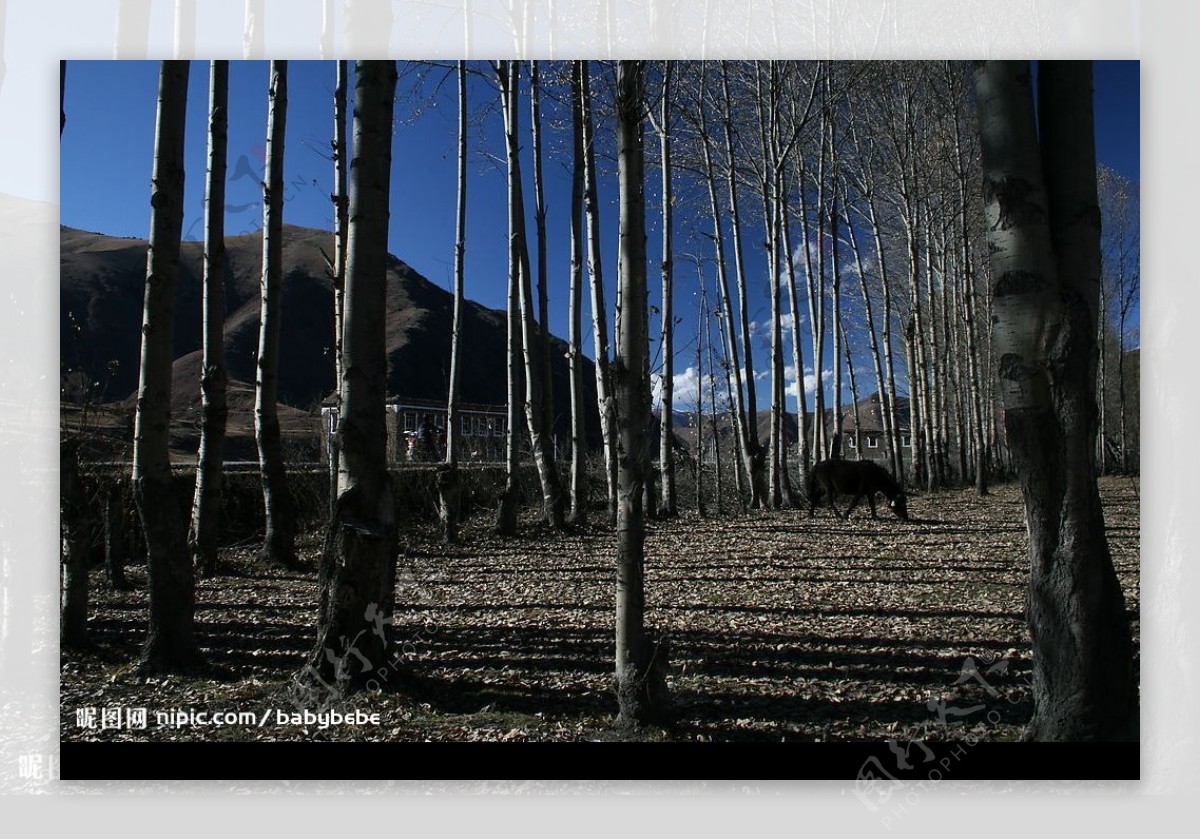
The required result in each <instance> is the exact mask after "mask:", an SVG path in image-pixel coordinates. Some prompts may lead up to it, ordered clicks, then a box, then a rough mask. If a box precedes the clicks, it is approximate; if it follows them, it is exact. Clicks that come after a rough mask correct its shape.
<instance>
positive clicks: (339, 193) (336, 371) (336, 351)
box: [329, 34, 350, 521]
mask: <svg viewBox="0 0 1200 840" xmlns="http://www.w3.org/2000/svg"><path fill="white" fill-rule="evenodd" d="M330 37H331V39H332V34H331V35H330ZM336 66H337V70H336V71H335V82H334V88H333V143H332V148H333V195H332V196H331V198H332V199H333V265H332V266H330V273H331V274H332V275H333V393H334V396H335V397H336V398H337V399H338V400H340V399H341V392H342V311H343V309H344V308H345V293H346V230H347V227H348V225H349V218H348V217H349V208H350V199H349V197H348V196H347V195H346V153H347V151H348V149H347V148H346V85H347V84H348V82H347V76H348V68H347V63H346V62H345V61H339V62H337V64H336ZM337 410H338V411H340V410H341V405H340V404H339V405H338V406H337ZM331 431H332V430H331ZM338 460H339V458H338V451H337V436H336V435H334V434H332V433H331V434H330V435H329V518H330V521H332V520H333V515H334V512H335V509H336V505H337V485H338Z"/></svg>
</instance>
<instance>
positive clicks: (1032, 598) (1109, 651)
mask: <svg viewBox="0 0 1200 840" xmlns="http://www.w3.org/2000/svg"><path fill="white" fill-rule="evenodd" d="M975 84H976V91H977V96H978V101H979V120H980V129H981V136H982V140H983V161H984V200H985V204H986V210H987V216H988V226H989V234H988V245H989V250H990V252H991V262H992V278H993V281H992V282H993V285H992V298H993V300H994V303H995V319H996V321H995V342H996V345H995V352H996V354H997V356H998V357H999V368H998V369H999V385H1000V390H1001V395H1002V397H1003V401H1004V408H1005V412H1004V416H1005V432H1006V437H1007V440H1008V444H1009V448H1010V452H1011V454H1012V459H1013V463H1014V465H1015V467H1016V470H1017V474H1018V476H1019V477H1020V480H1021V486H1022V491H1023V494H1024V497H1025V512H1026V520H1027V528H1028V536H1029V559H1030V567H1031V570H1030V572H1031V573H1030V585H1029V598H1028V603H1027V615H1028V619H1029V628H1030V635H1031V636H1032V639H1033V647H1034V656H1033V698H1034V716H1033V720H1032V721H1031V722H1030V725H1029V728H1028V729H1027V731H1026V738H1027V739H1032V740H1052V741H1060V740H1062V741H1075V740H1114V739H1127V738H1136V732H1137V704H1138V700H1137V683H1136V679H1135V678H1134V671H1133V649H1132V642H1131V637H1130V629H1129V622H1128V618H1127V616H1126V612H1125V600H1124V596H1123V594H1122V592H1121V587H1120V583H1119V581H1118V580H1117V576H1116V572H1115V570H1114V568H1113V564H1112V557H1111V555H1110V554H1109V549H1108V543H1107V540H1106V538H1105V534H1104V519H1103V514H1102V512H1101V506H1100V496H1099V493H1098V491H1097V487H1096V480H1095V476H1094V474H1093V471H1092V468H1093V465H1094V462H1093V456H1094V452H1095V449H1094V446H1095V434H1096V405H1095V346H1094V342H1095V336H1096V330H1095V318H1096V317H1097V296H1098V283H1099V279H1100V264H1099V263H1100V259H1099V256H1100V249H1099V232H1100V231H1099V218H1100V216H1099V210H1098V203H1097V199H1096V182H1095V146H1094V133H1093V125H1092V105H1091V97H1092V78H1091V64H1090V62H1045V63H1043V64H1042V65H1041V67H1040V73H1039V84H1040V86H1041V90H1040V106H1041V111H1040V114H1039V118H1040V119H1039V124H1040V128H1041V135H1042V147H1041V153H1040V154H1039V148H1038V140H1037V134H1036V132H1035V128H1034V118H1033V98H1032V83H1031V75H1030V70H1029V64H1028V62H1015V61H1014V62H981V63H979V64H977V65H976V71H975ZM1043 172H1045V178H1046V182H1045V183H1046V186H1045V187H1044V188H1043V184H1042V173H1043ZM1047 220H1048V223H1047Z"/></svg>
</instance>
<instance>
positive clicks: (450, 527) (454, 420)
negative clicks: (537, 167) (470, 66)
mask: <svg viewBox="0 0 1200 840" xmlns="http://www.w3.org/2000/svg"><path fill="white" fill-rule="evenodd" d="M454 219H455V237H454V321H453V324H452V326H451V332H450V388H449V391H450V393H449V394H448V395H447V398H446V463H445V465H444V466H443V468H442V469H441V470H440V471H439V473H438V512H439V517H440V519H441V523H442V537H443V538H444V539H445V541H446V542H448V543H452V542H454V541H456V540H457V539H458V517H459V509H460V507H461V502H462V478H461V476H460V475H459V472H458V437H459V433H460V432H461V431H462V430H461V429H460V428H459V427H460V425H461V422H462V421H461V420H460V419H459V415H458V391H459V385H460V380H461V379H462V368H461V366H460V365H459V347H460V343H461V339H462V311H463V270H464V263H465V260H466V252H467V63H466V62H465V61H459V62H458V205H457V208H456V210H455V214H454Z"/></svg>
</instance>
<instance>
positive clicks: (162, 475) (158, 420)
mask: <svg viewBox="0 0 1200 840" xmlns="http://www.w3.org/2000/svg"><path fill="white" fill-rule="evenodd" d="M187 84H188V63H187V62H186V61H164V62H162V69H161V72H160V75H159V82H158V116H157V125H156V128H155V135H154V173H153V175H152V177H151V181H152V185H153V187H152V189H153V192H152V196H151V201H150V206H151V212H150V245H149V253H148V254H147V257H146V296H145V302H144V307H143V318H142V350H141V368H140V373H139V377H138V400H137V412H136V414H135V418H134V431H133V494H134V499H135V500H136V502H137V508H138V513H139V514H140V516H141V519H142V531H143V533H144V534H145V537H146V554H147V569H148V571H149V577H150V631H149V634H148V635H147V637H146V644H145V647H143V648H142V654H141V658H140V660H139V664H140V667H141V668H143V669H145V670H151V671H179V670H188V669H190V668H193V667H195V666H196V665H197V664H198V663H199V659H200V654H199V650H198V649H197V647H196V637H195V632H194V627H193V622H194V616H195V610H196V582H195V573H194V571H193V569H192V563H191V558H190V557H189V556H188V550H187V534H186V529H185V527H184V525H183V519H182V518H181V516H180V513H181V512H180V510H179V502H178V499H177V497H176V495H175V487H174V484H173V483H172V480H171V457H170V435H171V366H172V361H173V358H172V333H173V323H172V320H173V319H172V303H173V301H174V297H175V276H176V273H177V270H178V266H179V242H180V238H181V235H182V229H183V182H184V171H183V147H184V118H185V115H186V110H187Z"/></svg>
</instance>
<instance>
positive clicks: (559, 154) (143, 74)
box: [60, 61, 1140, 408]
mask: <svg viewBox="0 0 1200 840" xmlns="http://www.w3.org/2000/svg"><path fill="white" fill-rule="evenodd" d="M475 67H476V69H483V67H484V65H482V64H476V65H475ZM267 76H268V65H267V63H266V62H232V63H231V69H230V114H229V179H230V180H229V182H228V184H227V196H226V202H227V215H226V230H227V233H228V234H230V235H233V234H238V233H244V232H248V231H253V230H257V229H258V228H259V227H261V189H260V187H259V183H258V180H259V174H258V173H261V170H262V160H263V153H264V137H265V130H266V115H267ZM157 77H158V63H157V62H154V61H143V62H137V61H124V62H115V61H99V62H78V61H72V62H70V63H69V66H68V76H67V91H66V104H65V107H66V111H67V126H66V131H65V133H64V134H63V137H62V141H61V144H62V151H61V172H60V175H61V180H60V184H61V206H62V223H63V224H65V225H69V226H71V227H77V228H82V229H85V230H93V231H98V232H102V233H106V234H110V235H117V236H133V237H145V236H146V233H147V229H148V225H149V185H150V167H151V159H152V153H153V143H154V108H155V94H156V88H157ZM333 84H334V65H333V63H332V62H317V61H292V62H289V103H288V124H287V141H286V160H285V173H286V174H285V180H286V181H287V183H288V189H287V191H286V194H285V198H286V204H285V209H284V216H285V221H286V222H287V223H288V224H295V225H302V226H306V227H315V228H324V229H331V228H332V205H331V203H330V201H329V194H330V192H331V191H332V190H331V185H332V163H331V161H330V160H329V139H330V136H331V132H332V92H333ZM601 84H602V83H601V82H599V80H597V82H596V86H600V85H601ZM1095 85H1096V130H1097V157H1098V159H1099V161H1100V162H1101V163H1104V164H1107V165H1109V166H1111V167H1112V168H1114V169H1116V170H1117V171H1118V172H1120V173H1121V174H1123V175H1126V176H1127V177H1129V178H1131V179H1132V180H1134V181H1139V180H1140V178H1139V173H1140V169H1139V154H1140V141H1139V105H1140V96H1139V71H1138V62H1136V61H1126V62H1097V63H1096V69H1095ZM352 96H353V91H351V97H352ZM495 100H496V95H495V92H494V88H493V87H492V86H491V85H490V84H489V83H487V82H485V81H484V80H483V79H482V78H477V79H474V80H473V81H472V83H471V110H472V118H473V120H474V121H475V123H476V128H474V129H473V131H472V133H471V137H470V141H469V142H470V143H471V148H472V151H471V162H470V170H469V171H470V175H471V177H470V180H469V185H468V216H467V218H468V232H467V255H466V272H467V274H466V278H467V279H466V284H467V296H468V297H470V298H472V299H474V300H477V301H479V302H480V303H482V304H484V305H486V306H490V307H495V308H502V307H503V306H504V295H505V282H506V271H507V268H506V259H507V258H506V237H507V230H506V223H505V218H506V215H505V213H506V208H505V203H506V200H507V198H506V187H505V179H504V173H503V165H502V155H503V148H502V135H501V133H500V121H499V114H498V109H497V108H496V107H495ZM207 101H208V63H207V62H193V63H192V68H191V80H190V88H189V99H188V138H187V149H186V155H187V159H186V168H187V173H188V180H187V186H186V195H185V212H186V216H185V220H184V231H185V236H187V237H188V238H192V239H199V238H200V236H201V225H200V218H201V211H202V202H203V178H204V164H205V126H206V112H207ZM544 110H545V116H546V118H547V119H563V118H565V116H566V115H565V114H564V112H563V110H562V108H561V107H560V106H559V105H558V104H556V103H555V102H553V101H547V102H545V104H544ZM396 114H397V124H396V130H395V139H394V151H393V168H392V212H391V230H390V243H389V250H391V252H392V253H394V254H396V255H397V256H398V257H400V258H401V259H402V260H404V261H405V262H407V263H409V264H410V265H412V266H413V267H414V268H415V269H416V270H417V271H419V272H420V273H421V274H423V275H425V276H426V277H427V278H429V279H430V280H431V281H433V282H434V283H437V284H439V285H441V286H443V287H445V288H449V287H450V284H451V270H452V262H451V256H452V252H453V245H454V212H455V185H456V177H457V174H456V159H455V155H456V145H455V144H456V135H457V129H456V119H457V112H456V93H455V87H454V83H453V79H447V80H446V83H445V85H444V86H443V87H442V89H441V93H440V95H437V96H432V97H429V96H427V95H425V94H414V93H411V85H407V84H406V82H405V80H404V79H403V78H402V80H401V94H400V99H399V101H398V102H397V106H396ZM413 114H418V115H417V116H412V115H413ZM521 119H522V129H523V130H524V131H527V130H528V127H529V120H528V104H527V100H523V111H522V114H521ZM547 133H548V134H549V135H550V138H548V147H547V151H546V161H545V174H546V206H547V217H548V226H549V236H548V239H549V241H550V245H549V265H550V287H551V292H550V296H551V325H550V326H551V330H552V331H553V332H554V333H555V334H557V335H560V336H565V335H566V333H567V286H566V284H567V279H568V265H569V251H568V248H569V227H568V225H569V216H568V211H567V208H568V206H569V199H570V152H569V148H568V147H566V146H564V145H563V143H562V141H559V140H557V139H554V138H553V135H554V132H547ZM597 137H598V140H599V142H600V143H601V146H602V148H601V151H602V153H603V152H604V151H605V150H609V149H611V147H612V144H613V138H612V127H611V125H608V124H606V123H604V122H601V123H599V124H598V125H597ZM652 141H653V136H652V135H650V134H648V137H647V143H648V144H649V143H651V142H652ZM526 144H527V145H526V149H528V140H526ZM522 165H523V167H524V175H525V178H526V183H527V185H528V183H529V179H530V178H531V177H532V167H531V165H530V162H529V160H528V152H526V160H524V161H523V163H522ZM600 170H601V196H600V198H601V207H602V219H603V221H604V228H603V231H602V238H603V241H604V255H603V259H604V269H605V274H606V279H607V281H608V282H607V284H606V285H607V286H608V303H609V306H610V307H611V305H612V300H613V297H612V290H613V286H614V282H613V281H614V279H615V277H614V272H615V268H616V260H615V252H616V224H615V223H616V218H615V214H616V184H615V177H614V176H613V172H612V170H613V167H612V166H611V164H608V163H605V162H602V163H601V166H600ZM658 178H659V176H658V172H657V170H655V169H648V170H647V180H648V184H647V189H648V196H647V198H648V217H649V218H648V233H649V236H650V242H649V247H650V253H651V259H650V262H651V284H652V289H651V298H652V300H656V299H657V298H658V296H659V294H660V292H659V291H658V289H657V285H658V284H657V263H658V256H657V254H658V247H659V246H658V243H657V237H658V231H657V226H656V223H657V209H656V205H657V203H658V199H657V193H658ZM687 180H688V179H686V178H679V179H677V182H676V183H677V187H676V188H677V190H678V191H680V192H681V193H683V194H684V195H685V196H686V195H688V194H691V193H694V191H695V186H694V185H691V184H689V183H688V182H687ZM688 203H689V204H690V203H691V202H690V201H689V202H688ZM527 206H528V207H530V208H532V198H528V199H527ZM699 206H704V205H703V204H700V205H699ZM685 215H686V214H683V213H681V214H680V216H681V218H680V220H679V224H678V229H677V231H676V247H677V249H678V252H679V254H681V255H682V254H687V253H696V254H699V255H701V256H708V255H709V254H710V253H711V245H710V244H709V243H708V241H707V240H705V239H703V238H701V237H699V236H697V234H696V233H695V231H694V227H695V226H694V225H693V224H691V223H689V220H688V219H686V218H684V216H685ZM706 226H707V213H706V212H705V213H704V218H703V220H702V222H701V227H702V228H704V227H706ZM531 231H532V228H531ZM754 235H757V234H751V236H754ZM757 241H758V240H757V239H753V238H751V239H749V240H748V242H750V243H757ZM746 255H747V257H748V265H747V271H748V277H750V278H755V277H761V276H762V275H763V274H765V273H766V268H765V263H764V260H763V256H762V253H761V249H760V248H755V247H750V246H748V247H747V249H746ZM705 271H706V274H707V277H708V280H707V282H708V283H709V293H710V295H711V294H712V293H713V290H714V286H715V283H714V281H713V276H714V274H713V268H712V264H711V261H710V262H709V263H708V264H707V265H706V267H705ZM676 277H677V293H676V307H677V311H678V313H679V314H680V315H681V316H682V317H683V318H684V326H683V327H682V330H683V334H682V336H681V339H680V340H678V341H677V348H676V362H675V368H676V371H680V372H683V371H686V369H687V368H688V366H689V364H693V365H694V352H695V346H694V344H692V343H691V342H692V341H693V338H694V333H695V329H694V326H692V325H693V324H694V321H695V314H694V313H695V309H694V306H695V300H696V292H697V288H698V285H697V282H696V279H695V278H696V272H695V268H694V265H693V264H692V263H689V262H688V261H687V260H686V259H681V258H679V257H677V260H676ZM758 286H760V287H761V286H765V284H758ZM760 297H761V300H757V301H756V300H755V298H754V296H753V295H752V297H751V300H750V303H751V313H752V317H755V318H756V319H757V320H760V321H761V320H765V318H766V317H768V316H769V305H768V303H767V298H766V295H765V293H764V294H761V295H760ZM585 301H586V295H585ZM585 306H586V303H585ZM802 306H803V303H802ZM586 317H587V316H586V312H585V318H586ZM657 329H658V326H657V323H655V324H652V326H651V331H652V334H655V333H656V332H657ZM585 333H587V334H588V340H587V346H586V348H585V350H586V352H588V354H589V355H591V339H590V327H588V326H587V325H586V324H585ZM863 344H864V347H863V353H864V354H865V352H866V348H865V341H864V342H863ZM764 349H765V347H763V346H762V345H760V346H759V347H756V352H757V358H756V367H757V369H759V370H760V371H761V370H765V369H766V368H767V367H768V366H769V358H768V356H767V355H766V353H765V352H763V350H764ZM808 349H809V348H807V347H806V348H805V350H806V353H805V355H806V357H808V356H809V353H808V352H807V351H808ZM827 352H828V351H827ZM785 356H787V357H789V358H790V353H789V352H788V351H785ZM809 364H811V359H809ZM829 366H830V361H829V359H828V358H827V359H826V360H825V364H824V365H823V367H825V368H828V367H829ZM869 372H870V366H869V363H868V361H867V357H866V356H865V355H863V358H862V361H861V363H860V362H859V360H858V359H857V358H856V373H857V374H858V376H859V378H860V386H859V387H860V391H861V393H862V394H865V393H867V392H869V391H870V390H872V387H873V386H872V384H870V383H871V380H872V377H871V376H870V375H869ZM679 384H680V385H684V384H685V383H682V382H681V383H679ZM848 396H849V395H848V393H847V394H846V395H845V398H848ZM827 399H828V397H827ZM760 403H761V399H760ZM789 403H790V404H791V406H792V407H793V408H794V406H795V401H794V399H790V400H789Z"/></svg>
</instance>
